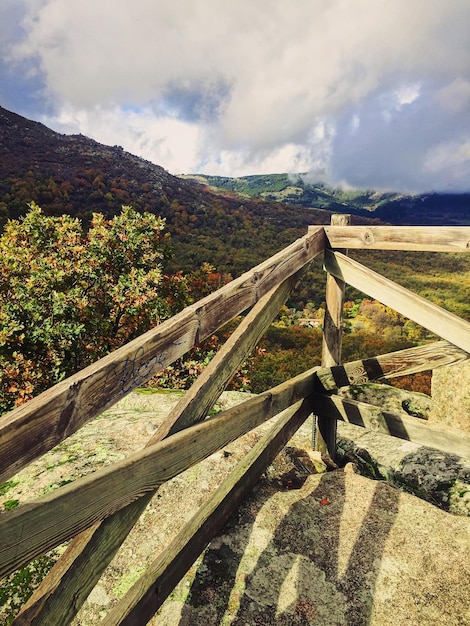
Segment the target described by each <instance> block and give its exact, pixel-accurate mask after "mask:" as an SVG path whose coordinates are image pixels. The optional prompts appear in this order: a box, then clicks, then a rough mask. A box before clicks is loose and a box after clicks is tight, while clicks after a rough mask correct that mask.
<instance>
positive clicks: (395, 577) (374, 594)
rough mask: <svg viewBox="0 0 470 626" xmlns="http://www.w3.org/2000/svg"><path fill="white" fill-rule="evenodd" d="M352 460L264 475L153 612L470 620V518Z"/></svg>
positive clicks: (454, 625)
mask: <svg viewBox="0 0 470 626" xmlns="http://www.w3.org/2000/svg"><path fill="white" fill-rule="evenodd" d="M348 470H349V466H347V468H346V469H345V470H344V471H343V470H337V471H334V472H331V473H330V472H329V473H326V474H323V475H312V476H309V477H308V478H307V480H306V481H305V483H304V485H303V486H302V487H301V488H300V489H297V490H280V489H279V488H278V487H277V486H273V484H270V483H269V481H268V480H264V481H262V482H261V483H260V484H259V485H258V487H257V489H256V490H255V493H254V494H253V495H252V497H251V498H250V499H249V500H248V501H246V502H245V503H244V504H243V505H242V507H241V508H240V510H239V511H238V512H237V513H236V515H234V517H233V518H232V520H231V521H230V523H229V524H228V525H227V526H226V528H225V529H224V531H223V533H222V534H221V535H220V536H218V537H217V538H216V539H214V541H212V543H211V544H210V546H209V547H208V549H207V550H206V552H205V554H204V556H203V558H202V559H200V560H199V562H198V564H197V566H196V567H194V568H192V570H191V571H190V573H189V575H187V577H186V578H185V579H184V580H183V581H182V583H181V584H180V585H179V586H178V588H177V590H176V593H175V594H174V597H173V598H170V599H169V600H167V602H166V603H165V605H164V606H163V607H162V609H161V611H160V614H159V615H157V616H156V617H154V618H153V619H152V621H151V622H150V623H151V624H154V625H155V626H156V625H157V624H158V625H159V626H160V625H161V626H163V625H164V626H193V625H195V624H205V625H206V626H212V625H213V626H216V625H219V624H233V625H235V624H236V625H239V626H242V625H243V626H245V625H250V626H251V625H254V624H262V625H264V626H269V625H279V626H281V625H282V626H291V625H307V624H310V625H318V626H324V625H325V624H334V625H336V626H363V625H365V624H368V625H370V626H388V625H390V626H392V625H393V626H395V625H396V624H407V626H424V625H429V626H430V625H431V624H432V625H433V626H434V625H435V624H446V626H465V625H466V624H470V614H469V612H468V606H469V605H468V591H469V590H468V580H469V575H470V543H469V525H468V521H467V520H466V519H464V518H459V517H454V516H450V515H449V514H448V513H445V512H443V511H440V510H438V509H436V508H435V507H433V506H432V505H430V504H428V503H426V502H423V501H421V500H418V499H417V498H415V497H413V496H411V495H408V494H405V493H402V492H400V491H399V490H397V489H395V488H393V487H391V486H390V485H387V484H385V483H383V482H377V481H372V480H369V479H367V478H364V477H362V476H359V475H357V474H355V473H353V472H352V471H348Z"/></svg>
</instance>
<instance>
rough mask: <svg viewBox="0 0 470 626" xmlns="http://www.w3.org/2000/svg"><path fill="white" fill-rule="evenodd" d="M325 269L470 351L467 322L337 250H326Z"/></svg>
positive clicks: (469, 324) (469, 334) (469, 325)
mask: <svg viewBox="0 0 470 626" xmlns="http://www.w3.org/2000/svg"><path fill="white" fill-rule="evenodd" d="M325 266H326V269H327V270H328V271H329V272H330V273H331V274H333V275H334V276H336V277H337V278H341V279H342V280H344V281H345V282H347V283H348V284H350V285H352V286H353V287H356V289H360V290H361V291H362V292H364V293H366V294H367V295H369V296H371V297H372V298H375V299H376V300H378V301H379V302H382V304H385V305H386V306H389V307H391V308H392V309H395V311H398V312H399V313H401V314H402V315H405V316H406V317H408V318H409V319H411V320H413V321H414V322H416V323H417V324H420V325H421V326H424V328H427V329H428V330H430V331H431V332H433V333H435V334H436V335H439V336H440V337H442V338H443V339H447V341H450V342H451V343H453V344H454V345H456V346H457V347H459V348H461V349H462V350H465V351H466V352H470V323H469V322H466V321H464V320H462V319H461V318H460V317H457V315H454V314H453V313H449V311H446V310H445V309H443V308H441V307H439V306H437V305H436V304H432V303H431V302H429V301H428V300H425V299H424V298H422V297H421V296H418V295H416V294H414V293H413V292H412V291H410V290H409V289H406V288H405V287H402V286H401V285H398V284H397V283H394V282H393V281H391V280H389V279H388V278H385V277H384V276H381V275H380V274H377V272H374V271H373V270H371V269H368V268H367V267H364V266H363V265H361V264H360V263H358V262H357V261H353V260H352V259H350V258H349V257H346V256H344V254H341V253H339V252H332V251H331V250H327V251H326V252H325Z"/></svg>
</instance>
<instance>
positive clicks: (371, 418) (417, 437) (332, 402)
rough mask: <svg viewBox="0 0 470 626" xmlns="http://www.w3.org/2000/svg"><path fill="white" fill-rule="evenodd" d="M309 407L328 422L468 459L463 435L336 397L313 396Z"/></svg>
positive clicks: (469, 445)
mask: <svg viewBox="0 0 470 626" xmlns="http://www.w3.org/2000/svg"><path fill="white" fill-rule="evenodd" d="M313 404H314V407H315V409H314V410H317V407H319V408H318V410H321V411H322V413H323V414H324V415H326V416H328V417H329V418H330V419H341V420H343V421H345V422H349V423H350V424H355V425H356V426H363V427H364V428H369V429H371V430H374V431H377V432H381V433H385V434H388V435H392V436H393V437H398V438H399V439H406V440H407V441H412V442H413V443H417V444H419V445H422V446H428V447H430V448H436V449H438V450H443V451H444V452H448V453H450V454H457V455H460V456H463V457H466V458H470V435H468V434H466V433H464V432H463V431H460V430H452V429H450V428H440V427H439V426H436V425H434V424H429V422H422V421H420V420H418V419H416V418H413V417H410V416H409V415H407V414H401V413H393V412H390V411H382V409H381V408H380V407H378V406H374V405H372V404H366V403H365V402H357V401H356V400H347V399H345V398H341V397H340V396H327V395H325V394H313Z"/></svg>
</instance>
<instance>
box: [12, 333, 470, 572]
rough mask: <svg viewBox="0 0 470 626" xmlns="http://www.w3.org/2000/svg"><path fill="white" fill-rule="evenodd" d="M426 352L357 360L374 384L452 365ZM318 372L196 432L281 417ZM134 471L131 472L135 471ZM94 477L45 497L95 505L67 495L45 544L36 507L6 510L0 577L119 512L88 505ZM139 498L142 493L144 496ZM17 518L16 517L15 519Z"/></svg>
mask: <svg viewBox="0 0 470 626" xmlns="http://www.w3.org/2000/svg"><path fill="white" fill-rule="evenodd" d="M436 346H437V347H436ZM422 350H423V348H422V347H420V348H410V349H408V350H403V351H402V352H401V353H396V354H397V355H398V354H402V355H403V360H404V361H405V363H408V365H409V369H407V368H406V367H405V368H404V367H403V364H402V362H401V361H400V359H399V357H398V356H393V357H392V355H385V358H384V359H383V361H381V359H382V357H380V356H378V357H375V358H374V359H367V360H365V361H362V362H357V363H361V368H363V369H364V371H365V373H366V375H367V376H369V380H374V377H376V378H381V377H386V376H390V375H394V374H395V373H396V372H399V374H400V375H406V374H407V373H414V372H417V371H423V370H426V369H429V365H430V363H432V366H433V367H437V366H438V365H439V364H442V365H448V364H449V363H450V361H449V358H450V357H449V355H448V354H447V350H446V342H438V343H437V344H435V345H434V347H433V348H432V349H431V348H430V347H429V348H428V350H427V352H426V355H425V354H423V352H422ZM413 353H415V354H416V355H417V358H416V359H414V358H413ZM454 358H455V360H454V362H458V361H459V360H461V358H462V354H461V353H457V354H456V355H455V356H454ZM427 359H430V361H429V362H428V360H427ZM377 362H378V365H377ZM382 363H383V364H382ZM342 368H344V370H345V372H347V371H348V367H347V364H346V365H344V366H342V365H340V366H337V368H332V369H334V371H335V373H334V374H332V373H331V371H330V370H329V369H327V370H322V371H321V372H320V376H319V378H320V380H322V381H324V384H325V386H326V387H328V388H329V389H334V388H335V387H336V385H337V384H338V380H339V379H344V378H346V380H347V377H348V375H347V374H341V373H340V371H341V369H342ZM355 368H356V365H355V364H353V369H355ZM318 371H319V368H313V369H311V370H308V371H307V372H304V373H303V374H300V375H299V376H296V377H295V378H294V379H292V380H290V381H288V382H286V383H282V384H281V385H278V386H277V387H274V388H273V389H271V390H269V391H267V392H264V393H263V394H260V395H259V396H256V397H255V398H251V399H250V400H248V401H247V402H244V403H243V404H241V405H238V406H236V407H234V408H233V409H229V410H228V411H225V412H224V413H223V414H220V416H218V417H217V418H213V419H212V420H206V422H204V423H203V424H201V425H199V426H194V427H193V429H197V428H201V427H204V428H206V427H207V425H208V424H209V425H210V427H212V425H213V424H214V420H216V419H219V420H220V419H224V418H225V419H227V420H228V421H229V420H235V421H237V420H240V422H243V424H246V423H247V422H248V423H249V422H250V420H251V419H252V420H253V424H254V423H255V422H256V425H257V424H258V423H261V422H258V421H257V420H258V419H260V420H261V421H263V419H269V418H270V417H272V416H273V415H276V414H277V413H279V412H280V411H282V410H284V409H285V408H287V407H288V406H290V405H291V404H293V403H295V402H297V401H298V400H301V399H303V398H305V397H307V396H308V395H309V394H310V393H311V391H312V389H313V386H314V384H315V380H317V372H318ZM361 376H362V374H361ZM252 413H253V414H254V415H253V417H251V415H252ZM250 427H254V426H250ZM242 431H243V429H242ZM242 431H241V432H242ZM191 432H192V431H191ZM204 432H205V431H204ZM209 432H210V431H209ZM184 435H185V436H188V430H187V431H186V433H184V432H183V433H179V434H178V435H174V436H173V437H172V438H171V440H166V441H164V442H163V443H162V444H156V445H155V446H152V448H151V449H150V457H148V458H147V457H146V454H147V452H148V451H147V450H146V451H144V452H140V453H136V454H137V455H138V457H139V455H143V457H144V458H143V462H144V464H145V463H146V462H147V460H148V465H150V466H151V465H152V462H151V457H152V455H153V456H158V446H159V445H161V446H164V449H165V450H166V454H167V455H168V454H169V450H168V448H167V446H168V442H174V443H176V442H177V441H179V439H178V440H176V439H175V437H181V436H184ZM209 439H210V435H209ZM173 453H178V450H173ZM183 453H184V454H186V453H187V451H186V450H183ZM210 453H211V452H208V453H207V454H210ZM176 456H177V454H176ZM139 458H140V457H139ZM165 458H166V457H165ZM202 458H205V457H202ZM180 460H181V461H182V462H186V461H185V458H182V459H180ZM141 461H142V459H141ZM128 462H131V461H129V459H127V460H125V461H123V462H121V463H128ZM194 462H195V461H194ZM131 465H132V463H131ZM116 467H117V466H116V465H114V466H111V467H110V468H107V470H106V471H107V472H111V474H108V473H107V474H106V476H105V477H104V482H105V483H109V482H110V476H112V472H113V470H115V469H116ZM130 469H131V470H132V467H131V468H130ZM103 471H104V470H100V472H103ZM118 471H119V467H118ZM155 471H158V468H157V467H156V468H155ZM115 475H117V474H115ZM95 476H97V477H99V476H100V473H99V472H97V473H96V474H93V475H92V476H89V477H86V478H84V479H80V480H79V481H76V483H72V484H70V485H68V486H67V485H66V486H65V487H62V488H61V489H60V490H58V491H57V492H53V493H52V494H49V495H48V496H44V498H42V499H41V501H40V502H39V508H41V507H43V509H44V511H43V514H44V515H45V516H46V519H47V511H48V509H49V505H48V501H46V498H52V499H53V501H54V502H57V501H56V498H59V501H60V499H61V498H62V494H64V490H68V492H70V491H71V489H75V488H76V487H77V485H78V487H79V490H81V492H82V495H81V498H82V499H83V500H84V503H83V506H84V507H88V505H90V506H91V507H92V508H91V510H90V509H89V508H86V511H85V513H84V514H83V515H81V514H80V512H76V511H74V509H76V508H78V507H80V506H82V504H81V500H79V499H77V501H76V502H75V501H74V498H73V497H71V496H70V493H67V494H66V497H65V499H64V500H63V501H62V502H65V504H64V506H62V504H61V503H60V502H59V505H57V506H56V511H57V513H51V520H50V523H51V528H50V530H49V531H48V529H47V528H45V530H44V533H45V536H46V538H47V541H45V540H44V538H41V537H39V538H36V537H33V536H32V537H29V535H30V534H31V533H32V534H33V535H34V531H35V530H38V531H39V527H37V528H36V525H35V523H34V521H35V518H34V514H33V515H32V516H31V519H29V522H28V523H29V526H28V528H26V527H25V526H23V527H22V526H21V524H19V521H18V520H19V518H18V517H17V516H18V514H19V513H21V519H23V517H28V511H30V510H35V507H36V506H38V505H37V504H35V505H33V509H31V505H25V506H24V507H21V506H20V507H19V508H18V509H16V510H15V511H11V512H5V513H3V515H2V516H0V546H1V548H0V576H2V575H5V574H7V573H10V572H11V571H14V570H15V569H17V568H18V567H22V566H23V565H24V564H26V563H27V562H29V561H30V560H31V559H33V558H35V557H36V556H38V555H39V554H41V552H42V551H47V550H49V549H51V548H53V547H54V546H55V545H57V544H58V543H61V542H62V541H64V540H65V538H67V539H68V538H70V537H72V536H74V535H75V534H77V533H78V532H81V531H82V530H83V529H84V528H85V527H86V526H87V525H88V526H89V525H91V524H93V523H94V522H95V521H96V520H97V519H99V518H100V517H104V516H105V515H107V514H109V513H112V512H114V510H117V508H118V506H116V507H115V508H114V510H111V511H106V510H105V509H106V507H107V505H106V503H103V502H102V503H101V505H100V504H99V503H94V502H89V500H90V498H91V495H90V496H87V486H86V485H85V486H83V481H85V480H87V481H88V482H91V483H93V478H94V477H95ZM162 480H166V474H165V475H163V476H162ZM88 482H87V484H88ZM111 482H112V481H111ZM116 482H117V483H118V484H117V485H116V488H118V490H119V483H120V480H119V481H116ZM131 482H132V481H131ZM159 484H160V482H159V480H155V482H154V483H152V484H147V485H146V488H147V490H149V491H151V490H152V489H155V488H156V487H158V485H159ZM113 489H114V488H113ZM135 490H136V491H137V492H138V483H136V484H135ZM99 491H100V489H98V492H99ZM140 495H142V493H141V494H140ZM104 496H105V498H106V493H104ZM119 496H120V497H121V498H122V497H123V496H122V493H121V492H119ZM138 496H139V493H136V494H135V497H138ZM130 497H132V495H131V494H130V493H127V494H126V498H125V499H128V498H130ZM107 500H108V501H109V502H112V501H113V496H112V495H111V497H110V498H108V499H107ZM116 501H117V496H116ZM119 504H120V506H121V507H123V506H125V503H124V502H123V500H122V499H121V501H120V502H119ZM67 506H69V507H70V509H71V514H72V515H75V517H74V518H73V519H72V521H71V522H70V523H69V526H70V527H69V528H68V529H66V531H65V538H64V537H63V535H62V534H61V533H60V526H61V523H62V521H61V520H62V518H63V517H64V516H65V517H66V516H67V515H68V512H67V511H68V509H67ZM130 506H132V505H130ZM27 507H29V508H27ZM49 511H53V507H50V509H49ZM64 511H65V512H64ZM13 516H15V517H14V518H13ZM76 516H78V517H79V518H80V520H81V521H80V525H79V526H78V525H77V523H76V521H77V520H76ZM43 523H44V521H43ZM7 527H8V533H6V532H5V533H4V532H3V529H5V528H7ZM20 531H21V532H20ZM33 540H34V541H33ZM30 542H32V543H33V544H34V545H33V546H31V545H30ZM18 544H19V545H18ZM33 547H34V550H33ZM16 551H17V555H16ZM7 557H8V558H7Z"/></svg>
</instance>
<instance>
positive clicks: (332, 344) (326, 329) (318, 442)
mask: <svg viewBox="0 0 470 626" xmlns="http://www.w3.org/2000/svg"><path fill="white" fill-rule="evenodd" d="M350 223H351V216H350V215H347V214H344V215H332V216H331V225H332V226H346V227H347V226H348V225H349V224H350ZM344 252H346V251H344ZM344 291H345V283H344V281H343V280H341V279H340V278H337V277H336V276H333V275H332V274H330V273H328V274H327V277H326V292H325V302H326V308H325V319H324V321H323V342H322V357H321V365H322V367H332V366H333V365H338V364H339V363H341V345H342V341H343V306H344ZM313 428H314V441H315V449H316V450H318V451H319V452H321V453H323V454H324V453H328V454H329V455H330V457H331V458H332V459H333V460H334V459H335V456H336V422H335V421H334V420H330V419H326V418H324V417H323V416H322V415H317V416H315V420H314V425H313Z"/></svg>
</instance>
